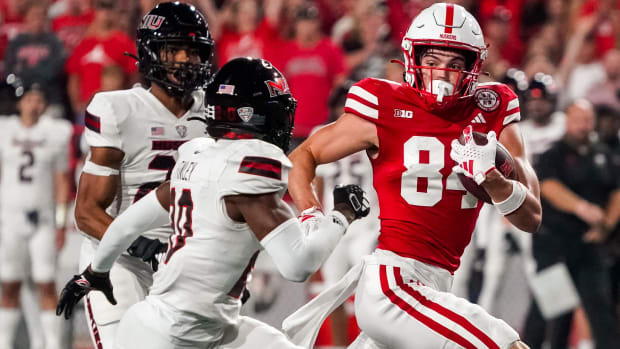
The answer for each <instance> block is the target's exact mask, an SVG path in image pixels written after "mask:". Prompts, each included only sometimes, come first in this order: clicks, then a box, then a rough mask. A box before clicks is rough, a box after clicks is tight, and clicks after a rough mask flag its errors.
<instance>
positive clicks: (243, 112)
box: [237, 107, 254, 122]
mask: <svg viewBox="0 0 620 349" xmlns="http://www.w3.org/2000/svg"><path fill="white" fill-rule="evenodd" d="M237 114H238V115H239V117H240V118H241V120H243V121H244V122H248V121H250V119H251V118H252V115H254V108H252V107H241V108H237Z"/></svg>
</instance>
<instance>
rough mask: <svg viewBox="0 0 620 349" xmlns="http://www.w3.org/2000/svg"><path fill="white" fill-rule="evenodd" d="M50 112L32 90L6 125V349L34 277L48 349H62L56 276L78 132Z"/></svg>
mask: <svg viewBox="0 0 620 349" xmlns="http://www.w3.org/2000/svg"><path fill="white" fill-rule="evenodd" d="M45 106H46V103H45V97H44V95H43V92H42V91H41V90H39V89H38V88H37V87H36V86H31V87H30V88H28V91H27V92H26V93H25V94H24V95H23V96H22V97H21V99H20V100H19V102H18V108H19V113H20V114H19V116H11V117H7V118H3V119H0V168H1V173H0V178H1V179H0V201H1V202H2V205H1V206H0V215H1V217H0V222H2V225H1V227H0V280H1V281H2V301H1V304H0V323H1V324H2V325H1V326H0V348H11V347H12V345H13V340H14V338H15V333H16V330H17V325H18V322H19V318H20V310H19V295H20V288H21V284H22V281H23V280H24V279H25V278H27V277H28V276H29V275H32V278H33V280H34V282H35V283H36V285H37V288H38V290H39V294H40V299H41V310H42V311H41V314H40V316H41V324H42V327H43V332H44V333H43V336H44V337H45V342H46V348H60V345H61V343H60V340H61V339H60V333H59V332H60V328H59V325H60V323H59V322H58V319H57V318H56V317H55V316H54V312H53V309H54V307H55V304H56V302H57V300H58V298H57V295H56V288H55V285H54V276H55V275H54V274H55V271H56V257H57V252H58V250H59V249H60V248H62V244H63V243H64V234H65V218H66V217H65V216H66V204H67V200H68V193H69V178H68V175H67V168H68V164H67V163H68V160H69V152H68V144H69V140H70V138H71V133H72V128H71V125H70V124H69V123H68V122H66V121H64V120H57V119H53V118H51V117H49V116H46V115H43V112H44V110H45ZM56 210H57V211H56ZM27 266H30V267H31V270H26V268H27ZM38 335H39V336H40V335H41V334H38Z"/></svg>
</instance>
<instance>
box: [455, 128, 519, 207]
mask: <svg viewBox="0 0 620 349" xmlns="http://www.w3.org/2000/svg"><path fill="white" fill-rule="evenodd" d="M472 134H473V136H474V141H475V142H476V144H479V145H484V144H487V135H486V133H482V132H473V133H472ZM459 143H461V144H465V137H464V136H463V135H461V137H459ZM495 168H497V170H498V171H499V172H501V173H502V174H503V175H504V177H506V178H508V179H512V180H518V179H519V175H518V174H517V171H516V167H515V160H514V159H513V158H512V155H510V153H509V152H508V150H507V149H506V148H505V147H504V146H503V145H502V144H501V143H500V142H499V141H498V142H497V150H496V151H495ZM458 177H459V180H460V181H461V183H462V184H463V186H464V187H465V189H467V191H468V192H470V193H472V194H473V195H474V196H475V197H476V198H478V200H482V201H484V202H486V203H489V204H490V203H491V197H490V196H489V194H488V193H487V192H486V190H484V188H483V187H482V186H480V185H478V184H476V182H475V181H474V180H473V179H470V178H468V177H467V176H465V175H463V174H461V173H459V174H458Z"/></svg>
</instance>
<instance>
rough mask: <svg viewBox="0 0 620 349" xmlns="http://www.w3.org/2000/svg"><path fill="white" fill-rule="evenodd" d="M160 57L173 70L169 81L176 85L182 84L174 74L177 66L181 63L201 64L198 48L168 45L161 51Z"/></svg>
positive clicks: (169, 75)
mask: <svg viewBox="0 0 620 349" xmlns="http://www.w3.org/2000/svg"><path fill="white" fill-rule="evenodd" d="M160 56H161V60H162V62H164V64H166V65H167V66H168V67H170V68H172V70H171V73H169V74H168V79H170V81H172V82H175V83H180V81H179V80H178V79H177V78H176V77H175V76H174V74H173V73H174V67H175V65H177V64H179V63H190V64H200V63H201V59H200V51H199V50H198V48H195V47H190V46H188V45H175V44H170V45H166V46H164V47H163V48H162V49H161V51H160Z"/></svg>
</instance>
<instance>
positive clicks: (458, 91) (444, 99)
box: [402, 38, 482, 105]
mask: <svg viewBox="0 0 620 349" xmlns="http://www.w3.org/2000/svg"><path fill="white" fill-rule="evenodd" d="M432 49H438V50H442V51H451V52H456V53H459V54H461V55H463V57H464V59H465V69H462V70H461V69H452V68H445V67H431V66H423V65H422V64H421V61H422V57H423V56H424V54H425V53H427V52H428V51H429V50H432ZM402 51H403V55H404V58H405V64H404V65H405V81H406V82H407V83H408V84H409V85H410V86H411V87H412V88H414V89H415V90H417V91H418V92H419V93H421V94H422V95H425V96H428V97H432V98H433V99H435V100H436V102H437V103H438V104H440V105H441V104H443V105H449V104H452V103H453V102H456V101H458V100H459V99H460V98H463V97H469V96H472V95H473V91H474V89H475V88H476V83H477V81H478V76H479V75H480V68H481V65H482V59H481V52H479V50H477V49H475V48H471V47H467V46H465V45H458V44H457V45H455V43H452V42H447V41H446V42H437V41H433V42H429V41H414V40H411V39H408V38H405V39H403V45H402ZM424 70H427V71H428V72H429V74H430V79H429V81H430V84H428V85H429V86H425V85H426V84H425V82H424V78H423V71H424ZM443 72H449V73H457V74H458V75H457V79H456V84H453V83H452V82H448V81H445V80H443V79H435V78H434V75H435V76H439V75H442V73H443Z"/></svg>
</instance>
